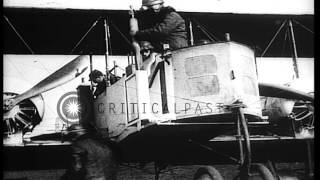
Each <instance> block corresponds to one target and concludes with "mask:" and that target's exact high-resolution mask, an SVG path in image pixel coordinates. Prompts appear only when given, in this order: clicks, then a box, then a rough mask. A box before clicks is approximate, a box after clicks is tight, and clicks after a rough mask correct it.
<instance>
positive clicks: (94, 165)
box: [72, 133, 117, 180]
mask: <svg viewBox="0 0 320 180" xmlns="http://www.w3.org/2000/svg"><path fill="white" fill-rule="evenodd" d="M72 149H73V158H74V160H73V161H74V162H73V163H74V165H75V166H77V165H78V166H79V167H80V168H81V170H80V171H79V173H78V174H80V176H81V175H82V177H81V178H82V179H85V180H113V179H116V171H117V163H116V160H115V154H114V151H112V150H111V146H110V145H109V144H108V143H107V142H106V140H103V139H101V138H100V137H98V136H97V135H95V134H92V133H88V134H85V135H82V136H80V137H79V138H77V139H76V140H75V141H74V142H73V144H72Z"/></svg>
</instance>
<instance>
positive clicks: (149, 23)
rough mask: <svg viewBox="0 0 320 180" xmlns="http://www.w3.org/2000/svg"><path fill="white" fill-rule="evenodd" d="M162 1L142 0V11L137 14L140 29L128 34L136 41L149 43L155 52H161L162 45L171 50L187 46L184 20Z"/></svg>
mask: <svg viewBox="0 0 320 180" xmlns="http://www.w3.org/2000/svg"><path fill="white" fill-rule="evenodd" d="M163 4H164V1H163V0H142V7H141V9H142V11H140V13H138V19H139V25H141V27H142V29H141V30H138V31H136V32H133V31H131V32H130V34H131V35H132V36H134V38H135V39H136V40H138V41H149V42H151V44H152V45H153V46H154V47H155V51H159V52H160V51H161V50H162V47H163V44H169V47H170V48H171V49H177V48H182V47H186V46H188V40H187V31H186V26H185V21H184V19H183V18H182V17H181V16H180V15H179V14H178V13H177V12H176V11H175V9H174V8H172V7H170V6H164V5H163Z"/></svg>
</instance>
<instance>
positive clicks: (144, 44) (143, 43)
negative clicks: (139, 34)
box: [140, 41, 154, 50]
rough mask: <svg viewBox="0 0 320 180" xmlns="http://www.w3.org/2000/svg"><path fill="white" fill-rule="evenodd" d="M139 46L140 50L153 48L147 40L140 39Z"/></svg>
mask: <svg viewBox="0 0 320 180" xmlns="http://www.w3.org/2000/svg"><path fill="white" fill-rule="evenodd" d="M140 48H141V50H148V49H154V47H153V46H152V44H151V43H150V42H149V41H140Z"/></svg>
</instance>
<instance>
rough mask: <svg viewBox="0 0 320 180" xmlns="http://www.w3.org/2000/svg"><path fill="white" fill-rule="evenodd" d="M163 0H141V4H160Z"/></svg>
mask: <svg viewBox="0 0 320 180" xmlns="http://www.w3.org/2000/svg"><path fill="white" fill-rule="evenodd" d="M162 3H164V1H163V0H142V6H152V5H155V4H162Z"/></svg>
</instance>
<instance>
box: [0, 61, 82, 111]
mask: <svg viewBox="0 0 320 180" xmlns="http://www.w3.org/2000/svg"><path fill="white" fill-rule="evenodd" d="M86 59H88V57H87V56H85V55H81V56H78V57H77V58H75V59H74V60H72V61H71V62H69V63H68V64H66V65H64V66H63V67H61V68H60V69H58V70H57V71H55V72H54V73H52V74H51V75H49V76H48V77H46V78H45V79H43V80H42V81H40V82H39V83H38V84H36V85H35V86H33V87H32V88H31V89H29V90H27V91H26V92H24V93H22V94H19V95H17V96H15V97H13V98H8V99H4V100H3V110H6V111H9V110H11V109H12V108H13V107H14V106H15V105H17V104H18V103H19V102H21V101H23V100H25V99H28V98H31V97H33V96H36V95H38V94H40V93H43V92H46V91H49V90H51V89H53V88H56V87H58V86H60V85H63V84H65V83H67V82H69V81H71V80H72V79H74V78H76V77H78V76H80V75H81V74H82V73H83V72H84V71H85V70H86V69H87V68H88V65H87V64H86Z"/></svg>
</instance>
